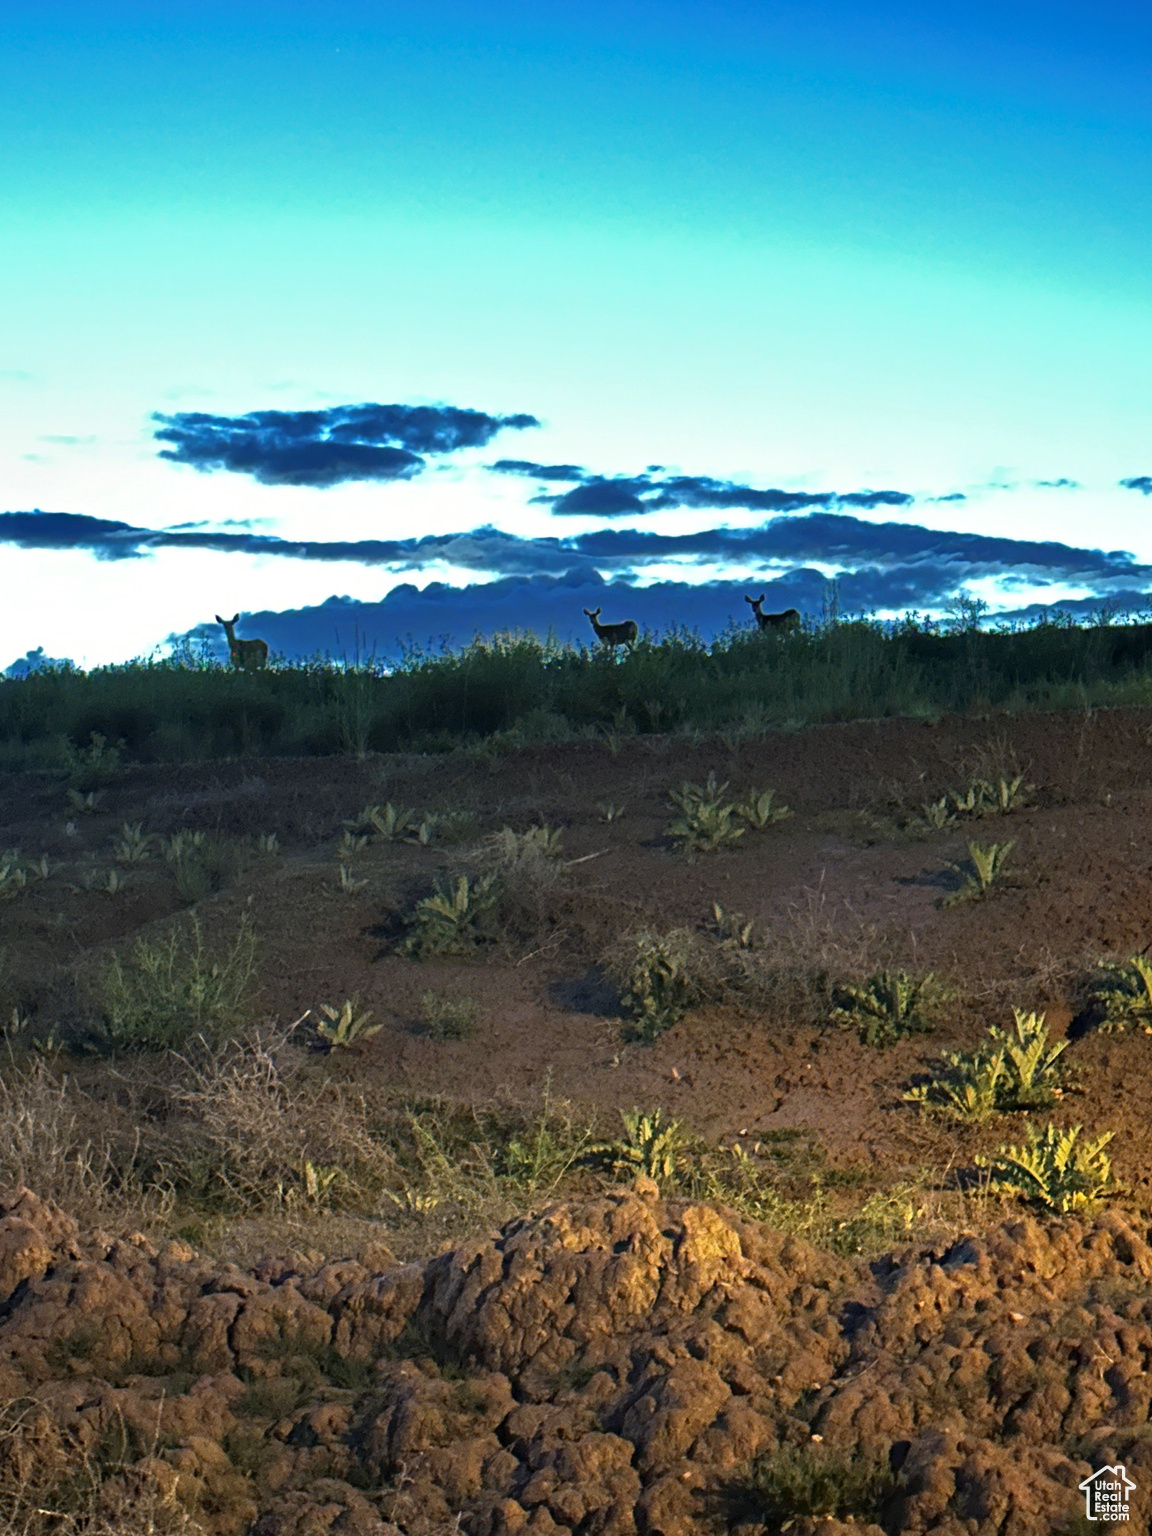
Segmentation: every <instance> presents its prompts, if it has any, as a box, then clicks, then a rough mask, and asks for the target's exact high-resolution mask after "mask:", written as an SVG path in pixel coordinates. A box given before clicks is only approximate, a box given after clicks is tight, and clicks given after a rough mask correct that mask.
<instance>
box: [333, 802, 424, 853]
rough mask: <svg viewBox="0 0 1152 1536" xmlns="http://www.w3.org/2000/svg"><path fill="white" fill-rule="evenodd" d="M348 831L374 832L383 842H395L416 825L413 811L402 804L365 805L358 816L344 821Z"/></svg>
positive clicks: (370, 833)
mask: <svg viewBox="0 0 1152 1536" xmlns="http://www.w3.org/2000/svg"><path fill="white" fill-rule="evenodd" d="M344 825H345V827H346V828H347V829H348V831H349V832H362V833H367V834H368V835H372V834H375V835H376V836H378V837H382V838H383V839H384V841H385V842H387V843H391V842H395V841H396V840H397V839H398V838H402V837H404V836H405V835H406V834H407V833H409V832H411V831H412V830H413V828H414V827H415V825H416V817H415V813H414V812H413V811H409V810H407V809H406V808H405V807H404V806H402V805H393V804H392V802H391V800H389V802H388V803H387V805H366V806H365V807H364V809H363V810H362V811H361V812H360V814H359V816H352V817H350V818H349V819H348V820H347V821H346V822H345V823H344Z"/></svg>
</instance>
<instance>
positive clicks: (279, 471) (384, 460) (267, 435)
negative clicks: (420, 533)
mask: <svg viewBox="0 0 1152 1536" xmlns="http://www.w3.org/2000/svg"><path fill="white" fill-rule="evenodd" d="M152 419H153V420H154V421H158V422H160V423H161V426H160V427H159V428H157V430H156V432H155V433H154V434H153V435H154V436H155V437H156V438H157V440H158V441H161V442H167V443H171V444H172V445H173V446H172V447H171V448H162V449H161V450H160V457H161V458H162V459H171V460H173V462H174V463H177V464H191V465H192V466H193V467H194V468H196V469H199V470H203V471H208V470H218V469H225V470H230V471H232V472H233V473H234V474H242V475H252V476H253V477H254V478H255V479H257V480H259V481H260V482H261V484H263V485H308V486H318V487H326V486H331V485H339V484H341V483H343V482H344V481H347V480H404V479H409V478H411V476H413V475H416V474H419V473H420V471H421V470H422V469H423V468H424V464H425V458H424V456H425V455H426V454H442V453H452V452H454V451H455V450H456V449H458V448H482V447H484V446H485V444H487V443H489V442H491V440H492V439H493V437H495V436H496V434H497V432H500V431H502V430H503V429H504V428H505V427H515V428H522V427H538V426H539V425H540V423H539V421H538V420H537V419H536V417H535V416H528V415H524V414H521V415H516V416H490V415H488V414H487V413H486V412H485V411H470V410H463V409H461V408H459V407H457V406H451V405H338V406H333V407H332V408H331V409H329V410H324V411H250V412H249V413H248V414H247V415H246V416H209V415H206V414H205V413H204V412H201V411H177V412H176V413H175V414H174V415H171V416H165V415H163V414H161V413H160V412H155V413H154V414H153V418H152Z"/></svg>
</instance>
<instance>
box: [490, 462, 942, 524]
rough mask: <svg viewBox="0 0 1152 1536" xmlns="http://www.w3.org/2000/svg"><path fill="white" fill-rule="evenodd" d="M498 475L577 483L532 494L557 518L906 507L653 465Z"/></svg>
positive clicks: (532, 469) (859, 495)
mask: <svg viewBox="0 0 1152 1536" xmlns="http://www.w3.org/2000/svg"><path fill="white" fill-rule="evenodd" d="M489 468H490V469H492V470H494V471H496V472H497V473H498V474H504V475H525V476H529V477H531V478H533V479H536V480H542V481H545V482H563V481H574V482H576V483H575V485H574V487H573V489H572V490H570V491H558V492H555V493H549V492H545V493H543V494H541V495H539V496H535V497H533V500H534V501H536V502H540V503H543V504H544V505H545V506H550V507H551V508H552V511H553V512H554V513H556V515H557V516H559V517H629V516H632V517H635V516H637V515H642V514H644V513H649V512H668V511H673V510H675V509H677V508H681V507H691V508H696V509H699V510H707V511H743V512H804V511H807V510H809V509H810V508H813V507H823V508H832V507H906V506H910V505H911V504H912V502H913V500H914V498H913V497H912V496H909V495H908V494H907V492H905V491H850V492H848V493H847V494H845V495H840V494H838V493H836V492H834V491H816V492H806V491H780V490H773V489H769V490H758V489H757V488H756V487H755V486H751V485H741V484H740V483H739V482H738V481H733V480H715V479H713V478H712V477H711V476H709V475H665V474H663V472H662V468H661V466H660V465H659V464H650V465H649V466H648V468H647V470H646V471H645V473H644V474H642V475H597V474H593V473H591V471H589V470H585V469H581V468H580V466H579V465H577V464H537V463H534V462H532V461H531V460H528V459H499V460H497V462H496V463H495V464H492V465H490V466H489Z"/></svg>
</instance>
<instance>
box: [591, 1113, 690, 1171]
mask: <svg viewBox="0 0 1152 1536" xmlns="http://www.w3.org/2000/svg"><path fill="white" fill-rule="evenodd" d="M620 1119H621V1120H622V1121H623V1122H624V1135H623V1137H621V1138H620V1139H619V1140H618V1141H599V1142H597V1143H596V1144H595V1145H594V1146H591V1147H589V1148H588V1152H587V1154H586V1155H587V1158H588V1161H589V1162H590V1163H593V1164H595V1165H596V1166H599V1167H603V1168H610V1169H611V1170H612V1171H613V1173H625V1174H629V1175H630V1176H632V1177H636V1176H638V1175H641V1174H643V1175H645V1176H646V1177H647V1178H650V1179H655V1181H656V1183H657V1184H661V1185H668V1184H669V1183H671V1182H672V1181H674V1180H675V1178H676V1175H677V1172H678V1170H679V1168H680V1165H681V1163H682V1162H683V1161H684V1158H685V1157H686V1156H687V1153H688V1149H689V1146H690V1143H691V1138H690V1137H689V1136H688V1135H687V1134H686V1132H685V1131H684V1129H683V1127H682V1126H681V1124H680V1121H679V1120H667V1119H665V1117H664V1111H663V1110H662V1109H654V1110H653V1111H652V1113H651V1114H648V1115H645V1114H642V1113H641V1111H640V1110H638V1109H634V1110H633V1111H632V1112H631V1114H629V1113H628V1112H627V1111H626V1110H621V1111H620Z"/></svg>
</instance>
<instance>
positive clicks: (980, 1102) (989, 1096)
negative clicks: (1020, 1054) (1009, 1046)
mask: <svg viewBox="0 0 1152 1536" xmlns="http://www.w3.org/2000/svg"><path fill="white" fill-rule="evenodd" d="M941 1059H942V1062H943V1066H944V1071H943V1073H942V1075H941V1076H939V1077H935V1078H933V1079H932V1081H931V1082H928V1083H918V1084H917V1085H916V1086H915V1087H913V1088H909V1089H908V1091H907V1093H905V1094H904V1100H905V1102H906V1103H908V1104H917V1105H919V1106H920V1108H922V1109H928V1110H934V1111H936V1112H938V1113H940V1114H945V1115H948V1116H950V1117H951V1118H952V1119H954V1120H970V1121H975V1122H979V1121H982V1120H987V1118H988V1116H989V1115H993V1114H996V1113H997V1111H999V1110H1000V1109H1002V1108H1003V1107H1004V1105H1003V1091H1004V1084H1005V1080H1006V1074H1005V1070H1004V1052H1003V1050H996V1051H986V1050H985V1051H972V1052H965V1051H944V1052H943V1053H942V1057H941Z"/></svg>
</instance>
